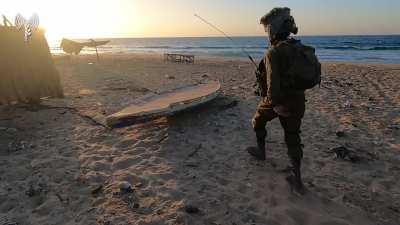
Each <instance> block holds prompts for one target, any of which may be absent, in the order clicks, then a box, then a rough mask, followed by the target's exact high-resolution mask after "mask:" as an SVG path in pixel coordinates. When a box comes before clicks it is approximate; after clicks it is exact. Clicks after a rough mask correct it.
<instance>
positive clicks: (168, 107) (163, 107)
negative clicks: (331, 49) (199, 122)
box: [106, 81, 221, 127]
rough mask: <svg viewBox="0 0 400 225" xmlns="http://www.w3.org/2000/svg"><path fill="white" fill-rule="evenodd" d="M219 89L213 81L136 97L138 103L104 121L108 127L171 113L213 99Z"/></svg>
mask: <svg viewBox="0 0 400 225" xmlns="http://www.w3.org/2000/svg"><path fill="white" fill-rule="evenodd" d="M220 89H221V84H220V83H219V82H218V81H213V82H209V83H205V84H198V85H191V86H185V87H181V88H178V89H174V90H170V91H165V92H162V93H158V94H152V95H149V96H144V97H142V98H140V99H138V102H139V103H137V104H135V105H132V106H129V107H127V108H125V109H123V110H122V111H120V112H117V113H115V114H112V115H110V116H108V117H107V118H106V123H107V126H109V127H116V126H124V125H130V124H134V123H135V122H138V121H143V120H147V119H152V118H156V117H160V116H168V115H172V114H174V113H176V112H179V111H182V110H185V109H188V108H192V107H195V106H199V105H202V104H204V103H206V102H209V101H211V100H213V99H215V98H216V97H217V96H218V93H219V90H220Z"/></svg>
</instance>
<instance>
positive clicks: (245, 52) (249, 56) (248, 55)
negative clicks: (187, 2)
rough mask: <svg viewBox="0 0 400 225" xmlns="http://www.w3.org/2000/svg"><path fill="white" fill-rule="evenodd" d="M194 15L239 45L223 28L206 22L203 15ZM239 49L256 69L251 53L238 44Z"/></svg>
mask: <svg viewBox="0 0 400 225" xmlns="http://www.w3.org/2000/svg"><path fill="white" fill-rule="evenodd" d="M194 16H195V17H197V18H198V19H200V20H201V21H203V22H204V23H205V24H207V25H209V26H210V27H212V28H214V30H216V31H218V32H219V33H221V34H222V35H224V37H226V38H227V39H229V40H230V41H231V42H232V43H233V44H235V45H237V46H240V45H239V44H238V43H237V42H236V41H235V40H234V39H233V38H232V37H230V36H229V35H227V34H226V33H225V32H224V31H223V30H221V29H219V28H218V27H216V26H215V25H214V24H212V23H210V22H208V21H207V20H206V19H204V18H203V17H201V16H199V15H197V14H194ZM240 49H241V50H242V52H243V53H244V54H246V55H247V57H248V58H249V59H250V61H251V62H252V63H253V64H254V66H255V67H256V69H258V66H257V63H256V62H255V61H254V59H253V57H251V55H250V54H249V53H248V52H247V51H246V49H244V48H243V47H241V46H240Z"/></svg>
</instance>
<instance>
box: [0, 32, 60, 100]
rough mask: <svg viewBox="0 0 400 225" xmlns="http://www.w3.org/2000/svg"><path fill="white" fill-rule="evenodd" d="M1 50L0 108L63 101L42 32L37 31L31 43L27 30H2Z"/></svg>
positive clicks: (0, 33)
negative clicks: (48, 99) (54, 99)
mask: <svg viewBox="0 0 400 225" xmlns="http://www.w3.org/2000/svg"><path fill="white" fill-rule="evenodd" d="M0 49H1V51H0V74H1V77H0V104H11V103H13V102H25V103H32V102H39V101H40V99H41V98H43V97H63V90H62V87H61V83H60V77H59V74H58V71H57V70H56V67H55V65H54V62H53V59H52V56H51V54H50V50H49V46H48V44H47V41H46V39H45V36H44V32H43V31H42V30H40V29H37V30H35V31H34V32H33V34H32V37H31V39H30V41H29V42H28V43H27V42H25V41H24V31H23V30H18V29H17V28H16V27H14V26H0Z"/></svg>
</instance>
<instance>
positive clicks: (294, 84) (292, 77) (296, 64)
mask: <svg viewBox="0 0 400 225" xmlns="http://www.w3.org/2000/svg"><path fill="white" fill-rule="evenodd" d="M292 46H293V49H294V51H293V54H292V56H291V60H290V61H291V65H290V67H289V69H288V70H287V74H286V75H287V78H288V81H289V85H290V87H291V88H293V89H297V90H307V89H311V88H313V87H315V86H316V85H317V84H320V83H321V63H320V62H319V61H318V58H317V56H316V54H315V49H314V48H313V47H311V46H307V45H303V44H302V43H301V42H300V41H296V42H295V43H292Z"/></svg>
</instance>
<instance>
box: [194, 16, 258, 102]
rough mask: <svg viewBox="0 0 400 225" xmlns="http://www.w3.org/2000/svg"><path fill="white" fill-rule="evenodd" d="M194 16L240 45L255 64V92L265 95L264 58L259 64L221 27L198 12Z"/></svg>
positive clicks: (242, 49)
mask: <svg viewBox="0 0 400 225" xmlns="http://www.w3.org/2000/svg"><path fill="white" fill-rule="evenodd" d="M194 16H195V17H197V18H198V19H200V20H201V21H203V22H204V23H205V24H207V25H209V26H210V27H212V28H214V30H216V31H218V32H219V33H221V34H222V35H224V37H226V38H227V39H228V40H230V41H231V42H232V43H233V44H235V45H237V46H239V47H240V49H241V51H242V52H243V53H244V54H245V55H247V57H248V58H249V59H250V61H251V63H252V64H253V65H254V67H255V69H256V70H255V74H256V80H257V82H256V83H255V84H254V85H253V87H254V88H255V91H254V94H255V95H257V96H265V91H264V90H263V88H262V85H261V83H262V82H263V79H262V74H263V72H264V71H265V65H264V60H261V62H260V64H259V65H257V63H256V62H255V60H254V59H253V57H252V56H251V55H250V54H249V53H248V52H247V51H246V50H245V49H244V48H243V47H242V46H240V45H239V44H238V43H237V42H236V41H235V40H234V39H233V38H232V37H230V36H228V35H227V34H226V33H225V32H224V31H222V30H221V29H219V28H218V27H216V26H215V25H213V24H212V23H210V22H208V21H207V20H206V19H204V18H203V17H201V16H199V15H197V14H194ZM263 68H264V69H263Z"/></svg>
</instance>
